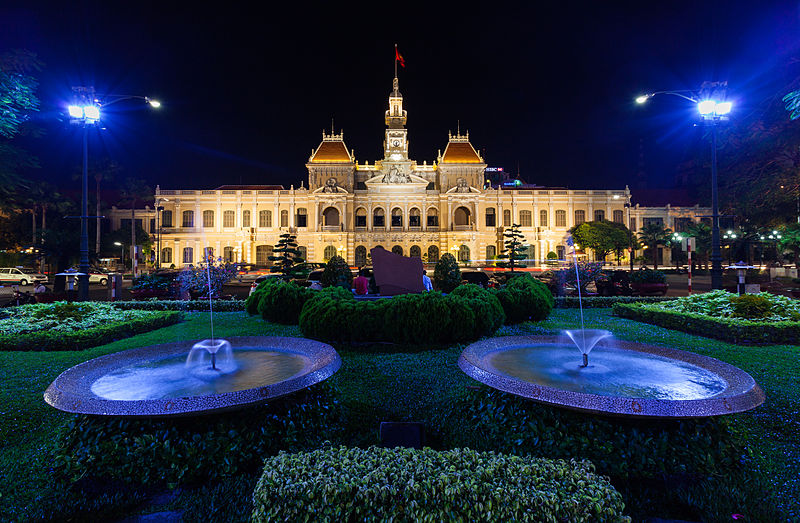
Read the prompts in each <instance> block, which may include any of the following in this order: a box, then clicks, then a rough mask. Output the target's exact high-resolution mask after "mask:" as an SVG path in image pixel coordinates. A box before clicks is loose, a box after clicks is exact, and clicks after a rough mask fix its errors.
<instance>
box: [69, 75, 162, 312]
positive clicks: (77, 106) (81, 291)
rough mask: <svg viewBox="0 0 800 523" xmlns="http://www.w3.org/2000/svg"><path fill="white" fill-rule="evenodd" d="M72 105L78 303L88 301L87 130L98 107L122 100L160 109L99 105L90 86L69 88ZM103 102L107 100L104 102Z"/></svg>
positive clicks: (109, 97)
mask: <svg viewBox="0 0 800 523" xmlns="http://www.w3.org/2000/svg"><path fill="white" fill-rule="evenodd" d="M72 94H73V98H74V103H73V104H72V105H70V106H68V107H67V112H68V113H69V119H70V123H71V124H75V125H80V126H81V127H82V128H83V173H82V176H81V215H80V219H81V243H80V264H79V269H78V272H79V273H80V275H79V276H78V300H80V301H86V300H88V299H89V225H88V220H89V218H96V216H89V215H88V214H89V128H90V127H92V126H94V125H96V124H97V123H98V122H99V121H100V107H102V106H108V105H111V104H113V103H116V102H121V101H122V100H129V99H133V98H139V99H142V100H144V101H145V102H147V103H148V104H149V105H150V106H151V107H156V108H158V107H161V103H160V102H158V101H156V100H152V99H150V98H148V97H146V96H136V95H106V96H105V100H103V101H102V102H101V101H100V100H99V99H98V98H97V97H96V96H95V90H94V87H93V86H88V87H73V88H72ZM106 100H107V101H106Z"/></svg>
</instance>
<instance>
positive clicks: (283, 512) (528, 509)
mask: <svg viewBox="0 0 800 523" xmlns="http://www.w3.org/2000/svg"><path fill="white" fill-rule="evenodd" d="M253 501H254V505H255V507H254V510H253V517H252V521H254V522H261V521H311V520H313V521H330V522H334V521H335V522H339V521H630V519H629V518H627V517H625V516H624V515H623V509H624V507H625V504H624V503H623V501H622V496H621V495H620V494H619V493H618V492H617V491H616V490H614V488H613V487H612V486H611V484H610V483H609V481H608V479H607V478H604V477H602V476H598V475H597V474H595V473H594V467H593V466H592V464H591V463H589V462H587V461H575V460H571V461H563V460H547V459H537V458H530V457H520V456H505V455H503V454H495V453H493V452H476V451H474V450H469V449H463V450H462V449H454V450H449V451H444V452H437V451H434V450H431V449H429V448H425V449H422V450H414V449H404V448H395V449H383V448H378V447H370V448H368V449H358V448H354V449H348V448H345V447H338V448H332V447H327V448H324V449H320V450H315V451H312V452H307V453H298V454H287V453H283V452H282V453H280V454H278V455H277V456H274V457H272V458H270V459H268V460H267V461H266V463H265V466H264V474H263V475H262V476H261V479H260V480H259V482H258V484H257V485H256V489H255V492H254V494H253Z"/></svg>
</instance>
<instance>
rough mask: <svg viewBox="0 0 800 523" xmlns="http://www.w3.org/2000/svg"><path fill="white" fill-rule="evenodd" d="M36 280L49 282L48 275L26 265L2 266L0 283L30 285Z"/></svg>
mask: <svg viewBox="0 0 800 523" xmlns="http://www.w3.org/2000/svg"><path fill="white" fill-rule="evenodd" d="M36 282H42V283H47V276H45V275H44V274H41V273H40V272H39V271H37V270H36V269H28V268H26V267H4V268H0V284H5V283H12V284H17V285H28V284H32V283H36Z"/></svg>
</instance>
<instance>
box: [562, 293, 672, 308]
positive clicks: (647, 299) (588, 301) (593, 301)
mask: <svg viewBox="0 0 800 523" xmlns="http://www.w3.org/2000/svg"><path fill="white" fill-rule="evenodd" d="M674 299H675V298H666V297H663V296H586V297H583V298H580V300H582V304H583V308H584V309H605V308H609V307H613V306H614V304H617V303H660V302H662V301H671V300H674ZM555 300H556V304H555V308H556V309H577V308H578V301H579V298H578V297H577V296H557V297H556V298H555Z"/></svg>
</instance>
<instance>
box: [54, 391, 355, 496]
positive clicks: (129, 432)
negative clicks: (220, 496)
mask: <svg viewBox="0 0 800 523" xmlns="http://www.w3.org/2000/svg"><path fill="white" fill-rule="evenodd" d="M339 416H340V408H339V406H338V403H337V402H336V401H335V400H334V399H333V398H332V394H331V393H330V390H329V388H328V386H327V385H325V384H320V385H317V386H315V387H312V388H310V389H305V390H303V391H300V392H298V393H295V394H292V395H291V396H288V397H284V398H280V399H277V400H273V401H271V402H270V403H269V404H267V405H263V406H260V407H253V408H250V409H247V410H240V411H236V412H231V413H224V414H211V415H208V416H201V417H179V418H164V419H157V418H150V419H131V418H119V417H103V416H84V415H78V416H75V417H74V418H73V419H72V421H71V422H70V424H69V425H68V427H67V429H66V431H65V433H64V434H63V435H62V436H61V440H60V441H59V447H58V449H57V453H56V458H55V462H56V463H55V470H56V472H57V474H58V476H59V477H60V478H62V480H63V481H64V482H65V483H71V482H74V481H76V480H78V479H79V478H92V479H94V480H98V481H122V482H126V483H139V484H144V485H148V486H149V487H151V488H153V487H162V486H167V487H169V488H174V487H175V486H176V485H187V484H188V485H197V484H204V483H206V482H216V481H219V480H221V479H223V478H230V477H233V476H236V475H238V474H242V473H252V472H254V471H256V470H257V468H258V467H259V466H260V463H261V462H262V460H263V459H264V458H265V457H266V456H268V455H271V454H275V453H277V452H278V451H279V450H301V449H308V448H314V447H317V446H319V445H320V444H321V443H322V442H323V441H324V440H326V439H331V438H332V437H334V436H335V433H332V432H331V431H332V430H337V429H336V427H337V426H338V425H340V423H339V419H338V417H339Z"/></svg>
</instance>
